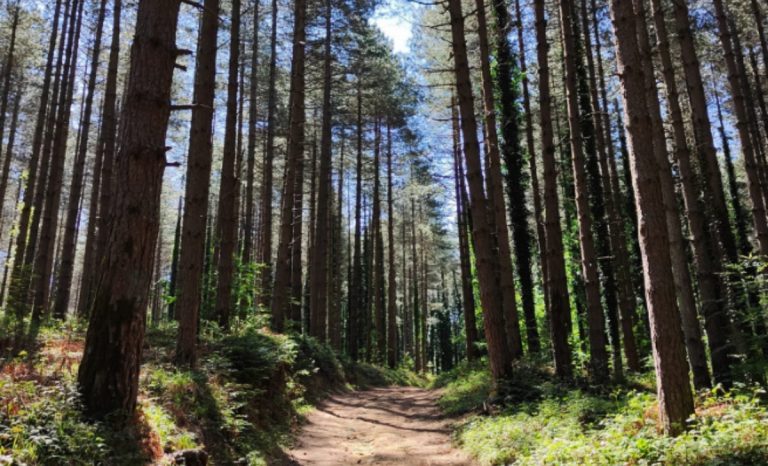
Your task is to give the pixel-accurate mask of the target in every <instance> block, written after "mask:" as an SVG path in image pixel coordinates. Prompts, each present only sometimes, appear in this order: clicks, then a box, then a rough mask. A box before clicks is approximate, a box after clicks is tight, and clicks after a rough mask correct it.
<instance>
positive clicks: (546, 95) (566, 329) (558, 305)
mask: <svg viewBox="0 0 768 466" xmlns="http://www.w3.org/2000/svg"><path fill="white" fill-rule="evenodd" d="M534 10H535V15H536V42H537V47H536V50H537V56H538V63H539V117H540V121H539V124H540V127H541V147H542V165H543V169H544V209H545V220H544V227H545V228H544V229H545V232H546V243H545V244H546V248H545V260H546V262H547V271H548V276H547V283H546V284H545V288H546V293H547V296H548V300H549V327H550V330H549V331H550V333H551V338H552V350H553V353H554V358H555V374H556V375H557V376H558V377H560V378H562V379H569V378H571V376H572V375H573V367H572V364H571V349H570V346H569V344H568V334H569V333H570V313H571V304H570V298H569V296H568V282H567V278H566V274H565V259H564V258H563V232H562V228H561V226H560V201H559V199H558V197H559V196H558V192H557V189H558V185H557V168H556V163H555V142H554V133H553V130H552V102H551V99H552V94H551V91H550V85H549V80H550V78H549V57H548V52H549V44H548V43H547V20H546V15H545V2H544V0H535V2H534Z"/></svg>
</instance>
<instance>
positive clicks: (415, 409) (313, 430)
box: [288, 387, 475, 466]
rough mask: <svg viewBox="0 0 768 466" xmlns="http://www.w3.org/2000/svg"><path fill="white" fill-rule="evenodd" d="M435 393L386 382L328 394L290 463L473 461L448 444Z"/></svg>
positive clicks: (405, 465)
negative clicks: (385, 386)
mask: <svg viewBox="0 0 768 466" xmlns="http://www.w3.org/2000/svg"><path fill="white" fill-rule="evenodd" d="M438 396H439V393H438V392H437V391H435V390H424V389H420V388H413V387H388V388H377V389H372V390H365V391H357V392H349V393H342V394H338V395H335V396H332V397H331V398H329V399H328V400H326V401H325V402H323V403H322V404H320V405H319V406H318V407H317V409H315V410H314V411H313V412H312V413H311V414H310V415H309V416H307V424H306V425H305V426H304V428H303V429H302V431H301V434H300V435H299V438H298V440H297V442H296V446H295V447H294V448H293V449H292V450H290V451H288V455H289V456H290V458H291V460H292V462H293V464H298V465H312V466H321V465H322V466H330V465H334V466H336V465H356V464H363V465H366V464H375V465H400V466H432V465H451V466H457V465H472V464H475V463H474V462H473V461H472V460H471V459H470V457H469V456H468V455H467V454H465V453H464V452H462V451H460V450H458V449H455V448H454V447H453V446H452V445H451V437H450V432H451V429H450V426H451V423H452V422H453V421H454V419H451V418H447V417H445V416H444V415H443V414H442V413H441V412H440V409H439V408H438V407H437V398H438Z"/></svg>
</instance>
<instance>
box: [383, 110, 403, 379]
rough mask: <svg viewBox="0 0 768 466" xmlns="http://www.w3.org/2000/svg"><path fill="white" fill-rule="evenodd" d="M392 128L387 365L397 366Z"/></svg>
mask: <svg viewBox="0 0 768 466" xmlns="http://www.w3.org/2000/svg"><path fill="white" fill-rule="evenodd" d="M392 158H393V155H392V128H391V126H390V124H389V123H387V252H388V253H389V259H388V260H389V264H388V269H387V273H388V277H387V365H388V366H389V367H390V368H392V369H394V368H395V366H397V277H396V273H397V270H396V267H395V211H394V208H393V204H394V202H395V201H394V198H393V195H394V191H393V188H392ZM404 239H405V238H403V240H404Z"/></svg>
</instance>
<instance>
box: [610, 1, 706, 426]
mask: <svg viewBox="0 0 768 466" xmlns="http://www.w3.org/2000/svg"><path fill="white" fill-rule="evenodd" d="M610 5H611V17H612V20H613V27H614V31H615V34H616V56H617V61H618V72H619V77H620V78H621V84H622V86H621V87H622V89H621V90H622V95H623V98H624V102H625V110H624V113H625V117H626V118H625V119H626V122H627V127H626V131H627V134H628V137H629V144H630V159H631V170H632V182H633V185H634V188H635V203H636V205H637V211H638V222H639V227H640V238H639V239H640V249H641V253H642V257H643V273H644V281H645V289H646V296H645V297H646V302H647V304H648V317H649V320H650V324H651V340H652V345H653V359H654V367H655V369H656V380H657V395H658V400H659V419H660V421H661V424H662V427H663V429H664V431H665V432H666V433H669V434H675V433H677V432H679V431H680V430H682V429H683V428H684V426H685V421H686V420H687V419H688V416H690V415H691V414H693V396H692V393H691V386H690V381H689V379H688V365H687V364H686V360H685V345H684V342H683V333H682V331H681V329H680V325H681V322H680V316H679V314H678V311H677V302H676V298H675V286H674V278H673V277H672V263H671V261H670V258H669V240H668V239H667V227H666V219H665V215H664V199H663V197H662V196H661V190H660V180H659V170H658V166H657V160H656V157H655V156H654V153H653V150H654V149H653V144H652V143H650V144H649V142H650V141H653V135H652V128H653V123H652V121H651V118H650V115H649V113H650V112H649V111H648V106H647V103H646V98H645V96H646V91H645V89H646V84H645V80H646V79H651V78H652V77H651V76H644V74H643V70H642V68H641V67H638V66H635V64H637V63H640V59H641V58H640V54H639V52H638V45H637V35H636V30H635V23H636V19H635V17H634V13H633V10H632V4H631V3H630V2H626V1H624V0H611V3H610Z"/></svg>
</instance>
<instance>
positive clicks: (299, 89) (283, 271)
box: [272, 0, 307, 332]
mask: <svg viewBox="0 0 768 466" xmlns="http://www.w3.org/2000/svg"><path fill="white" fill-rule="evenodd" d="M306 13H307V4H306V0H296V2H295V5H294V15H295V17H294V27H293V58H292V61H291V91H290V92H291V99H290V101H291V104H290V128H289V135H288V153H287V161H286V163H287V168H286V176H285V189H284V191H283V198H282V206H281V217H280V242H279V245H278V250H277V262H276V264H275V286H274V289H273V290H272V321H273V326H274V328H275V330H277V331H278V332H281V331H283V330H284V329H285V319H286V317H287V316H288V315H289V314H288V313H289V312H290V296H291V279H292V278H294V279H295V277H291V243H292V242H293V241H295V240H296V238H295V237H294V234H295V230H294V221H295V207H296V205H295V204H296V197H297V196H301V192H298V193H297V189H299V188H300V186H299V185H298V180H299V179H300V178H301V176H300V173H299V171H300V170H301V166H302V160H303V158H304V121H305V115H304V47H305V37H306V31H305V22H306Z"/></svg>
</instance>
